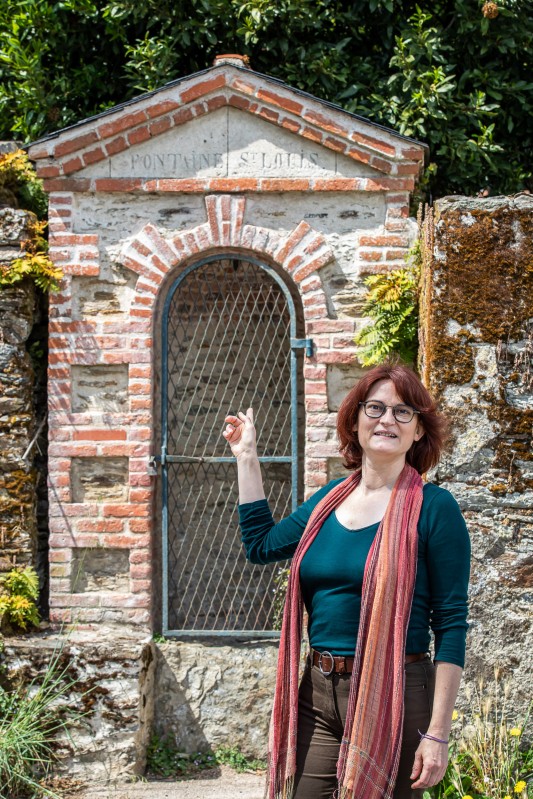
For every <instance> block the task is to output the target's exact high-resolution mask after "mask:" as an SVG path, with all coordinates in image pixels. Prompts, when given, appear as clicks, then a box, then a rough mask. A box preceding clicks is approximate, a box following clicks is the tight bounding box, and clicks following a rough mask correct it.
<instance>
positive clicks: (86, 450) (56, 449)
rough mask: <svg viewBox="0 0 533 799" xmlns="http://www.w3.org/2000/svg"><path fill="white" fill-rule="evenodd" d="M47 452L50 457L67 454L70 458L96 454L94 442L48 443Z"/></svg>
mask: <svg viewBox="0 0 533 799" xmlns="http://www.w3.org/2000/svg"><path fill="white" fill-rule="evenodd" d="M58 404H59V403H58ZM67 407H69V406H67ZM48 454H49V455H50V456H51V457H54V456H59V457H61V456H68V457H70V458H78V457H80V458H92V457H94V456H95V455H96V446H95V445H94V444H79V443H62V444H50V446H49V447H48Z"/></svg>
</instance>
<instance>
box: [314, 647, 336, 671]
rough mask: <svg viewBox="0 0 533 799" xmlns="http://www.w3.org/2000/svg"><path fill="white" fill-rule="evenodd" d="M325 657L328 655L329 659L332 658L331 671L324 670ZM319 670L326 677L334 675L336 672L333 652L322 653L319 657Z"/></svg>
mask: <svg viewBox="0 0 533 799" xmlns="http://www.w3.org/2000/svg"><path fill="white" fill-rule="evenodd" d="M324 655H327V656H328V657H329V658H331V668H330V670H329V671H324V669H323V668H322V658H323V657H324ZM318 668H319V669H320V671H321V673H322V674H323V675H324V677H329V676H330V674H333V672H334V671H335V658H334V657H333V655H332V654H331V652H328V651H327V650H326V651H325V652H320V654H319V656H318Z"/></svg>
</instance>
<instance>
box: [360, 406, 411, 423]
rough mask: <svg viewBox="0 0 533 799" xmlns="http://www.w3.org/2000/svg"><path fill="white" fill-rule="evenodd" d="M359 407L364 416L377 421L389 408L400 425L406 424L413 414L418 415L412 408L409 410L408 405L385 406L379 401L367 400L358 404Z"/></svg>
mask: <svg viewBox="0 0 533 799" xmlns="http://www.w3.org/2000/svg"><path fill="white" fill-rule="evenodd" d="M359 405H362V406H363V408H364V409H365V413H366V415H367V416H370V418H371V419H379V418H380V416H383V414H384V413H386V411H387V408H390V409H391V410H392V415H393V416H394V418H395V419H396V421H397V422H401V423H402V424H407V422H410V421H411V419H412V418H413V416H414V415H415V413H420V411H415V409H414V408H411V406H410V405H385V403H384V402H380V401H379V400H367V401H366V402H360V403H359Z"/></svg>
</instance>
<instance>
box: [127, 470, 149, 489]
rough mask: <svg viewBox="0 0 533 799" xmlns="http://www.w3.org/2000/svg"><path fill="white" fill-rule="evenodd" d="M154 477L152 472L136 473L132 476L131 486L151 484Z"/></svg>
mask: <svg viewBox="0 0 533 799" xmlns="http://www.w3.org/2000/svg"><path fill="white" fill-rule="evenodd" d="M152 480H153V477H152V475H150V474H139V473H135V474H132V475H131V476H130V481H129V484H130V486H144V487H146V486H151V485H152Z"/></svg>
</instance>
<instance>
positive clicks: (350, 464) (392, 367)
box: [337, 364, 446, 474]
mask: <svg viewBox="0 0 533 799" xmlns="http://www.w3.org/2000/svg"><path fill="white" fill-rule="evenodd" d="M379 380H391V381H392V382H393V383H394V387H395V389H396V393H397V394H398V396H399V397H401V399H402V401H403V402H405V404H406V405H410V406H411V407H412V408H415V409H416V410H417V411H420V414H419V419H420V422H421V424H422V426H423V428H424V435H423V436H422V438H421V439H420V440H419V441H414V442H413V444H412V446H411V448H410V449H409V451H408V452H407V453H406V461H407V463H409V464H410V465H411V466H413V467H414V468H415V469H416V470H417V472H419V474H423V473H424V472H427V471H428V469H431V467H432V466H436V465H437V463H438V462H439V459H440V455H441V452H442V449H443V447H444V440H445V431H446V421H445V419H444V417H443V416H442V415H441V414H440V413H439V412H438V410H437V405H436V403H435V400H434V399H433V397H432V396H431V394H430V393H429V391H428V390H427V388H426V387H425V386H424V385H423V384H422V381H421V380H420V378H419V377H418V375H417V374H415V372H413V370H412V369H409V367H408V366H403V365H401V364H382V365H381V366H375V367H374V368H373V369H370V371H369V372H367V373H366V374H365V375H364V376H363V377H362V378H361V379H360V380H359V381H358V382H357V383H356V385H355V386H354V387H353V388H352V390H351V391H350V392H349V393H348V394H347V395H346V397H345V398H344V400H343V402H342V404H341V406H340V408H339V412H338V414H337V435H338V437H339V442H340V452H341V454H342V456H343V457H344V465H345V466H346V467H347V468H348V469H358V468H360V466H361V463H362V460H363V450H362V449H361V445H360V444H359V438H358V436H357V433H356V432H355V431H354V429H353V427H354V424H355V422H356V421H357V417H358V415H359V410H360V406H359V403H360V402H364V400H366V398H367V397H368V394H369V392H370V390H371V389H372V387H373V386H374V385H375V384H376V383H377V382H378V381H379Z"/></svg>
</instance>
